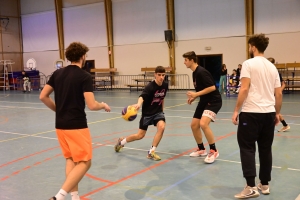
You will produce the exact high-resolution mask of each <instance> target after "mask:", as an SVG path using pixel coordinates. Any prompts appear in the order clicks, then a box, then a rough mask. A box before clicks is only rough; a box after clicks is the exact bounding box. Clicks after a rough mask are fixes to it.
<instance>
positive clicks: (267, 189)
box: [257, 183, 270, 194]
mask: <svg viewBox="0 0 300 200" xmlns="http://www.w3.org/2000/svg"><path fill="white" fill-rule="evenodd" d="M257 188H258V189H259V190H260V191H261V193H263V194H270V187H269V185H262V184H261V183H259V184H257Z"/></svg>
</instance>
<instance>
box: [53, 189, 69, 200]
mask: <svg viewBox="0 0 300 200" xmlns="http://www.w3.org/2000/svg"><path fill="white" fill-rule="evenodd" d="M67 194H68V193H67V192H66V191H64V190H63V189H60V190H59V191H58V193H57V194H56V195H55V197H56V200H65V197H66V196H67Z"/></svg>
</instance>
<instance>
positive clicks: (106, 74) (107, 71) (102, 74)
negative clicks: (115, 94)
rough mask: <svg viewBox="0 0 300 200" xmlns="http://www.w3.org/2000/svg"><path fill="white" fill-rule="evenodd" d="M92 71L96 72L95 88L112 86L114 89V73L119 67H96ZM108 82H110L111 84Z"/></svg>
mask: <svg viewBox="0 0 300 200" xmlns="http://www.w3.org/2000/svg"><path fill="white" fill-rule="evenodd" d="M90 72H91V73H94V74H95V75H94V76H93V80H94V88H95V89H97V90H106V89H107V88H106V86H110V89H111V90H112V85H113V76H114V73H115V72H117V68H95V69H91V70H90ZM98 83H101V84H98ZM107 83H109V85H108V84H107Z"/></svg>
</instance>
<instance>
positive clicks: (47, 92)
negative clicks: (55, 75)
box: [40, 84, 56, 112]
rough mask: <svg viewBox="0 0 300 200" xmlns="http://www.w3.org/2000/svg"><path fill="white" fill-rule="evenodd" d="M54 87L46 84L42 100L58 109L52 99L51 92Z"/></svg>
mask: <svg viewBox="0 0 300 200" xmlns="http://www.w3.org/2000/svg"><path fill="white" fill-rule="evenodd" d="M53 91H54V90H53V88H52V87H51V86H50V85H48V84H46V85H45V87H44V88H43V90H42V92H41V94H40V100H41V101H42V102H43V103H44V104H45V105H46V106H47V107H48V108H50V109H51V110H53V111H54V112H55V111H56V105H55V103H54V101H53V100H52V99H51V97H50V94H51V93H52V92H53Z"/></svg>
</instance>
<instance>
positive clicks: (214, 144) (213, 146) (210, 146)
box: [209, 143, 217, 151]
mask: <svg viewBox="0 0 300 200" xmlns="http://www.w3.org/2000/svg"><path fill="white" fill-rule="evenodd" d="M209 148H210V149H212V150H215V151H217V149H216V143H213V144H210V145H209Z"/></svg>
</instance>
